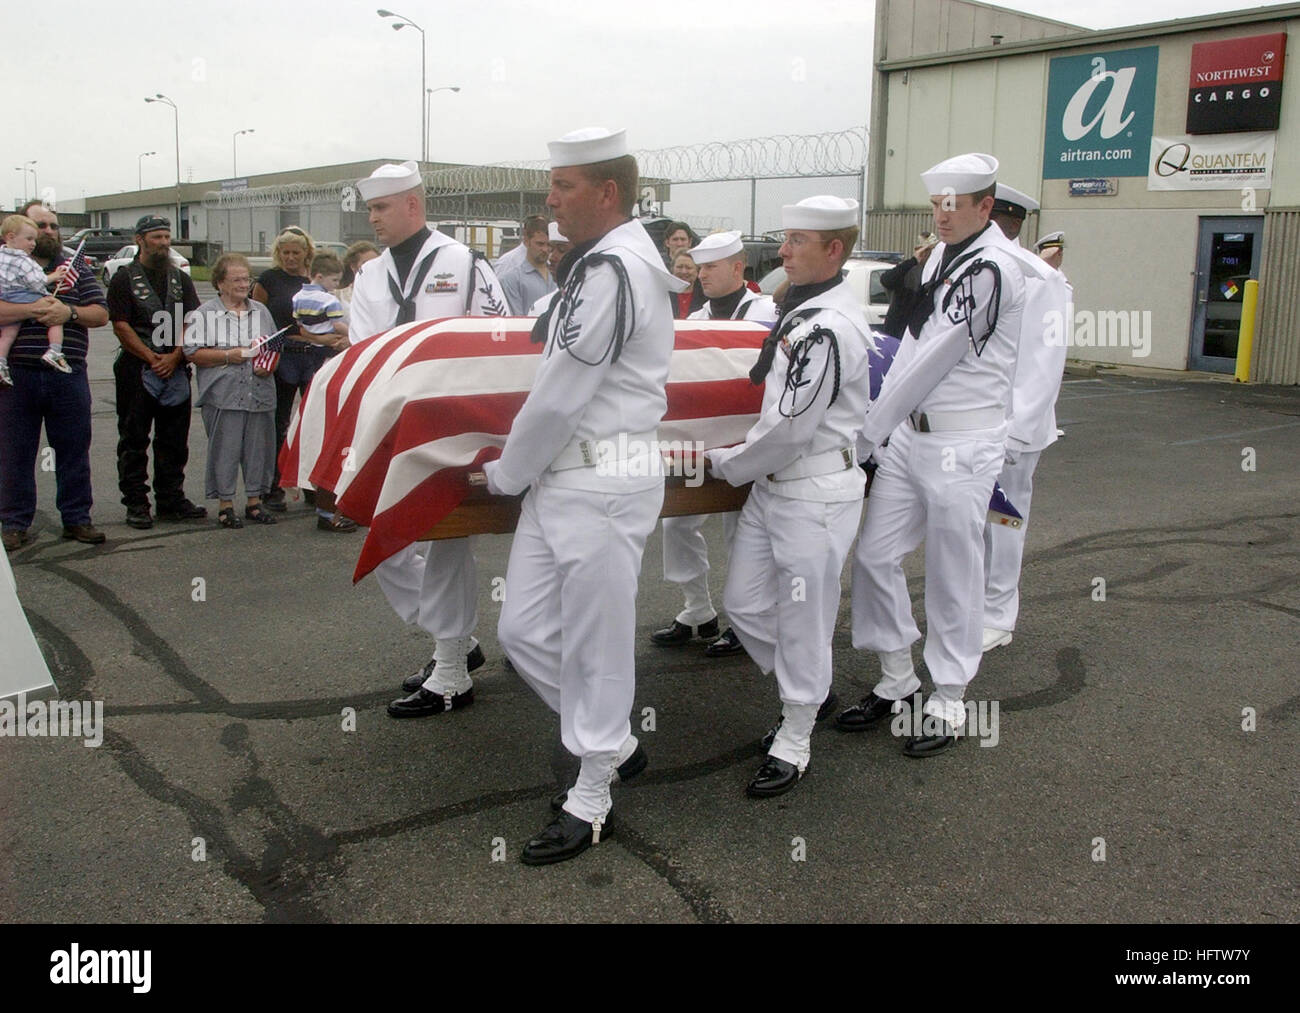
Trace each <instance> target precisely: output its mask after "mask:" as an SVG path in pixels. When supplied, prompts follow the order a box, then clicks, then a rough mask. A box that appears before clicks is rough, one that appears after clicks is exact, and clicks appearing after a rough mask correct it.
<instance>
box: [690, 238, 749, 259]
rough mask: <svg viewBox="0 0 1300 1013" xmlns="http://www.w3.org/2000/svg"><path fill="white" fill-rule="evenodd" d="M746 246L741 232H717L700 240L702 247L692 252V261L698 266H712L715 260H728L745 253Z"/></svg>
mask: <svg viewBox="0 0 1300 1013" xmlns="http://www.w3.org/2000/svg"><path fill="white" fill-rule="evenodd" d="M744 252H745V246H744V244H743V243H742V242H741V241H740V232H739V230H736V231H732V232H715V233H713V235H711V236H705V237H704V238H703V239H701V240H700V245H699V246H697V247H695V248H694V249H693V250H691V251H690V254H691V259H692V260H694V261H695V263H697V264H712V263H713V262H714V261H715V260H726V259H727V258H728V257H734V256H735V255H736V254H738V253H744Z"/></svg>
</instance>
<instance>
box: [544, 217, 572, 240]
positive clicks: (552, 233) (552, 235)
mask: <svg viewBox="0 0 1300 1013" xmlns="http://www.w3.org/2000/svg"><path fill="white" fill-rule="evenodd" d="M546 238H547V239H548V240H550V241H551V242H552V243H567V242H568V239H566V238H565V237H564V236H562V235H560V227H559V226H558V225H556V224H555V223H554V222H547V224H546Z"/></svg>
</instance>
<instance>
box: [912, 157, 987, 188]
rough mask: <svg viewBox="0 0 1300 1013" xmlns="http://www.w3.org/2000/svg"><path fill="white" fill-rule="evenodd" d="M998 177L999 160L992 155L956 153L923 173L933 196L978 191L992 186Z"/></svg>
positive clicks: (922, 177)
mask: <svg viewBox="0 0 1300 1013" xmlns="http://www.w3.org/2000/svg"><path fill="white" fill-rule="evenodd" d="M997 177H998V160H997V159H996V158H994V157H993V156H992V155H978V154H969V155H955V156H954V157H952V158H947V159H944V160H943V161H942V162H940V163H939V164H938V165H936V166H934V167H933V168H932V169H929V170H928V171H926V172H923V173H921V182H922V183H924V184H925V189H926V192H927V193H928V194H929V195H930V196H931V197H941V196H943V195H944V194H945V193H953V194H958V193H976V192H977V191H979V190H986V189H988V188H989V187H991V186H992V185H993V183H994V181H995V180H996V179H997Z"/></svg>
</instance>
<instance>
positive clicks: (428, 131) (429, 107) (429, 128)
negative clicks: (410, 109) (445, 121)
mask: <svg viewBox="0 0 1300 1013" xmlns="http://www.w3.org/2000/svg"><path fill="white" fill-rule="evenodd" d="M435 91H460V86H459V85H454V84H445V85H443V86H442V87H441V88H426V89H424V103H425V107H426V108H425V119H424V136H425V138H426V140H425V144H424V160H425V161H426V162H427V161H428V160H429V141H432V140H433V125H432V121H433V93H434V92H435Z"/></svg>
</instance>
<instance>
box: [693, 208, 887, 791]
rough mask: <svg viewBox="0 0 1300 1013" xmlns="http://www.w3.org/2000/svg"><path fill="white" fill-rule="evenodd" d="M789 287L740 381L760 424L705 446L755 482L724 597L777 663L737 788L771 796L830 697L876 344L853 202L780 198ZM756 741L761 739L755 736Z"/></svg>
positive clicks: (755, 650)
mask: <svg viewBox="0 0 1300 1013" xmlns="http://www.w3.org/2000/svg"><path fill="white" fill-rule="evenodd" d="M781 221H782V224H783V225H784V226H785V242H784V243H782V244H781V261H782V264H783V266H784V267H785V272H786V275H787V276H788V277H789V279H790V289H789V291H788V292H787V293H786V295H785V297H784V299H783V300H782V301H781V304H780V308H779V315H778V318H777V323H776V326H775V327H773V328H772V333H771V334H770V335H769V336H768V337H767V339H766V340H765V341H764V342H763V349H762V351H761V352H760V353H759V357H758V362H757V363H755V365H754V368H753V369H752V370H751V371H750V374H749V378H750V380H751V381H752V382H753V383H755V384H760V383H762V384H765V386H764V389H763V407H762V410H761V412H760V414H759V417H758V421H757V422H755V423H754V425H753V427H752V428H751V429H750V430H749V432H748V433H747V434H746V435H745V442H744V443H741V444H740V445H738V446H735V447H727V448H725V449H721V450H710V451H708V452H707V453H706V455H705V456H706V457H707V459H708V462H709V467H710V470H711V471H712V472H713V473H714V474H715V475H718V476H720V477H721V478H724V479H726V480H727V481H728V482H730V483H731V484H732V485H734V486H741V485H744V484H745V483H746V482H753V483H754V485H753V488H752V489H751V490H750V493H749V499H748V500H746V502H745V506H744V509H743V510H741V512H740V520H739V521H738V522H737V523H736V534H735V538H734V540H733V542H732V544H731V564H730V570H729V571H728V573H727V586H726V590H725V591H724V592H723V606H724V607H725V608H726V610H727V615H729V616H730V617H731V622H732V625H733V626H734V627H735V630H736V633H737V634H738V635H739V636H740V642H741V644H743V645H744V648H745V650H746V651H747V652H748V654H749V656H750V657H751V658H752V659H753V660H754V663H755V664H756V665H758V667H759V668H760V669H761V670H762V671H763V673H764V674H768V673H771V672H775V673H776V683H777V689H778V691H779V694H780V698H781V720H780V722H779V724H778V725H777V727H776V729H775V730H774V733H773V734H772V738H771V741H770V744H768V745H767V757H766V759H764V761H763V763H762V764H761V765H760V766H759V768H758V772H757V773H756V774H755V775H754V777H753V779H752V780H750V782H749V784H748V786H747V787H746V789H745V792H746V794H748V795H750V796H751V797H753V798H770V797H772V796H775V795H781V794H784V793H785V792H787V791H789V790H790V789H791V788H793V787H794V786H795V785H796V784H797V783H798V782H799V779H800V778H801V777H802V776H803V774H804V771H805V770H807V768H808V760H809V757H810V754H811V737H812V731H813V726H814V724H816V722H817V720H818V719H819V718H825V717H826V716H827V715H829V713H830V711H831V709H832V708H833V707H834V705H835V697H834V694H832V693H831V637H832V635H833V634H834V632H835V621H836V618H837V616H838V615H839V606H840V572H841V571H842V570H843V568H844V561H845V560H846V559H847V558H848V555H849V547H850V546H851V545H852V544H853V537H854V535H856V534H857V531H858V521H859V519H860V518H861V517H862V495H863V492H864V490H865V488H866V481H867V480H866V476H865V475H864V474H863V472H862V469H861V468H859V467H858V466H857V465H858V462H857V457H856V453H855V446H856V444H857V440H858V435H859V433H860V432H861V430H862V423H863V419H864V418H866V416H867V403H868V401H869V399H870V396H871V373H870V360H869V357H868V356H869V353H870V352H871V351H873V350H874V348H875V341H874V339H873V338H872V336H871V329H870V325H869V324H868V322H867V318H866V316H865V314H864V312H863V309H862V303H861V302H860V301H859V299H858V297H857V296H856V295H855V294H854V293H853V292H852V291H851V290H850V289H849V287H848V286H847V285H845V284H844V275H843V274H842V270H843V267H844V262H845V261H846V260H847V259H848V257H849V254H850V253H851V252H852V250H853V246H854V243H856V242H857V238H858V202H857V201H855V200H847V199H844V198H840V197H831V196H818V197H808V198H806V199H805V200H801V201H800V202H799V203H798V204H790V205H786V206H785V207H784V208H782V213H781ZM765 742H766V740H765Z"/></svg>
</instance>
